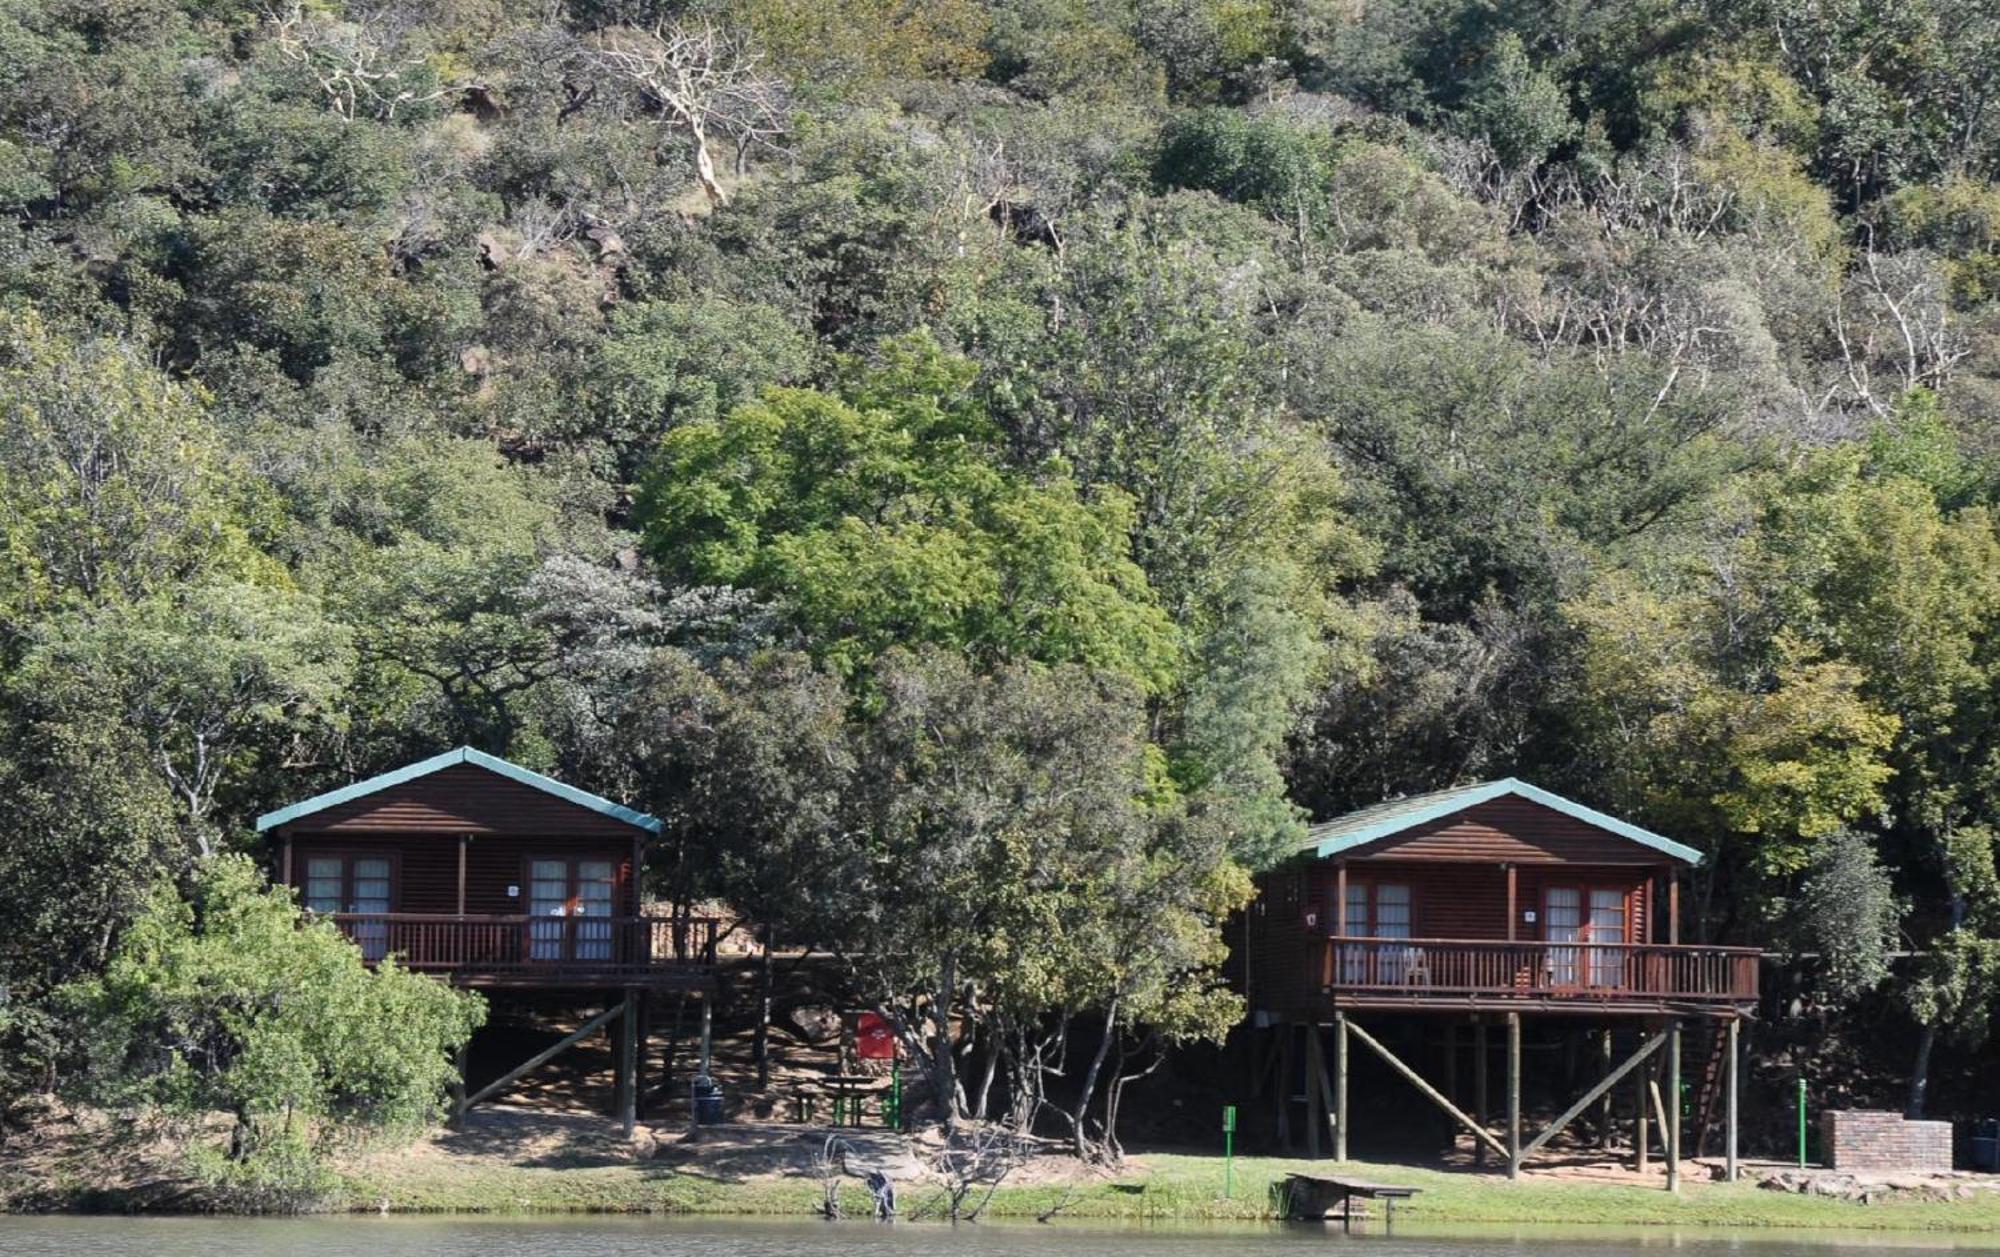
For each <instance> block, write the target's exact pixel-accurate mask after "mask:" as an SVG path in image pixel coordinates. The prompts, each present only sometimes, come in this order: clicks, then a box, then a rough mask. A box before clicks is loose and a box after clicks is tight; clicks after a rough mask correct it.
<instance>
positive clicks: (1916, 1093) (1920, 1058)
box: [1903, 894, 1965, 1121]
mask: <svg viewBox="0 0 2000 1257" xmlns="http://www.w3.org/2000/svg"><path fill="white" fill-rule="evenodd" d="M1964 923H1965V896H1964V895H1959V894H1954V895H1953V896H1952V897H1951V923H1950V925H1949V926H1947V927H1946V931H1945V932H1946V933H1947V934H1949V933H1950V932H1951V931H1952V930H1956V929H1958V928H1959V927H1960V926H1961V925H1963V924H1964ZM1936 1046H1937V1022H1936V1021H1927V1022H1925V1023H1924V1032H1923V1034H1921V1035H1919V1036H1918V1038H1917V1059H1916V1060H1914V1061H1912V1062H1911V1063H1910V1095H1909V1102H1908V1103H1907V1104H1905V1105H1904V1106H1903V1116H1904V1117H1907V1118H1909V1119H1910V1120H1911V1121H1916V1120H1917V1119H1919V1118H1921V1117H1923V1115H1924V1102H1925V1100H1926V1098H1927V1095H1928V1093H1929V1091H1930V1086H1931V1050H1932V1049H1933V1048H1935V1047H1936Z"/></svg>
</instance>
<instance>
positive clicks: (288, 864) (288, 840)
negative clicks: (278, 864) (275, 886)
mask: <svg viewBox="0 0 2000 1257" xmlns="http://www.w3.org/2000/svg"><path fill="white" fill-rule="evenodd" d="M291 884H292V836H291V835H290V834H289V833H288V834H286V835H285V885H287V886H290V885H291Z"/></svg>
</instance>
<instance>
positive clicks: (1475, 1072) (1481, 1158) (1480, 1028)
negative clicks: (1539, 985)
mask: <svg viewBox="0 0 2000 1257" xmlns="http://www.w3.org/2000/svg"><path fill="white" fill-rule="evenodd" d="M1491 1065H1492V1059H1491V1055H1490V1054H1489V1053H1488V1052H1487V1050H1486V1019H1485V1018H1484V1017H1481V1016H1480V1015H1479V1014H1478V1013H1474V1014H1472V1116H1473V1118H1474V1120H1476V1121H1477V1122H1478V1123H1479V1124H1480V1126H1481V1127H1484V1126H1485V1125H1486V1115H1487V1113H1488V1112H1489V1111H1490V1108H1489V1106H1488V1105H1487V1103H1486V1076H1487V1074H1488V1073H1489V1072H1491V1070H1490V1066H1491ZM1472 1163H1473V1164H1474V1165H1480V1166H1483V1165H1485V1164H1486V1144H1485V1142H1484V1141H1482V1140H1478V1139H1475V1140H1473V1141H1472Z"/></svg>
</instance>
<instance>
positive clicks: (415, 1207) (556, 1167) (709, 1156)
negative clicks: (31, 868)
mask: <svg viewBox="0 0 2000 1257" xmlns="http://www.w3.org/2000/svg"><path fill="white" fill-rule="evenodd" d="M661 1136H662V1140H663V1142H662V1143H661V1144H660V1145H659V1146H658V1147H651V1146H648V1145H645V1144H643V1143H642V1144H640V1145H638V1146H633V1145H627V1144H625V1143H624V1142H622V1141H620V1140H618V1139H617V1138H615V1136H614V1133H613V1131H612V1129H611V1127H610V1124H609V1123H607V1122H605V1121H604V1120H603V1119H602V1118H601V1117H597V1116H594V1115H589V1114H581V1113H577V1114H548V1113H534V1112H529V1111H514V1112H511V1113H510V1112H505V1111H492V1112H486V1111H482V1112H481V1113H479V1114H475V1115H474V1119H473V1120H472V1121H471V1122H469V1123H468V1126H467V1128H466V1129H464V1130H461V1131H455V1132H439V1133H437V1134H435V1135H433V1136H431V1137H429V1138H426V1139H423V1140H420V1141H418V1142H417V1143H415V1144H412V1145H410V1146H408V1147H402V1148H394V1149H379V1150H376V1151H373V1152H368V1153H361V1154H356V1155H353V1156H349V1157H346V1158H344V1159H342V1161H341V1162H340V1163H339V1165H338V1167H337V1171H336V1177H335V1181H334V1185H333V1188H332V1190H331V1191H329V1192H327V1193H325V1194H324V1195H323V1196H321V1198H320V1199H319V1200H318V1202H317V1207H318V1208H322V1209H328V1210H362V1211H368V1212H376V1211H392V1212H428V1213H487V1214H496V1213H497V1214H509V1213H517V1214H519V1213H546V1212H613V1213H696V1214H718V1215H720V1214H738V1215H762V1216H791V1217H806V1216H810V1215H811V1214H813V1213H814V1211H815V1210H816V1209H817V1207H818V1205H819V1202H820V1199H821V1193H822V1188H821V1184H820V1180H819V1179H818V1178H817V1177H816V1175H815V1174H814V1173H813V1171H812V1169H811V1153H812V1150H813V1149H814V1147H816V1146H817V1138H816V1137H814V1136H812V1135H810V1134H807V1133H805V1132H803V1131H800V1130H798V1129H797V1128H786V1127H763V1128H758V1127H723V1128H717V1129H715V1130H713V1131H710V1132H706V1133H705V1135H704V1138H703V1139H702V1140H701V1141H700V1142H699V1143H690V1142H684V1141H682V1140H681V1138H680V1136H679V1135H678V1133H677V1132H674V1131H671V1130H663V1131H662V1132H661ZM857 1138H870V1137H866V1136H857ZM872 1139H873V1140H874V1141H875V1142H874V1143H873V1144H872V1145H871V1146H870V1147H868V1148H867V1150H866V1153H865V1159H868V1160H870V1161H871V1162H875V1163H881V1164H885V1165H887V1167H888V1168H889V1171H890V1173H891V1175H892V1177H894V1178H895V1179H896V1180H897V1182H898V1184H899V1187H900V1189H901V1193H902V1206H903V1212H904V1213H905V1215H906V1216H907V1215H909V1214H911V1213H913V1212H921V1211H923V1210H925V1209H926V1208H927V1207H928V1208H930V1209H935V1208H936V1207H937V1204H938V1198H939V1191H938V1189H937V1188H935V1187H933V1186H928V1185H926V1183H925V1181H924V1179H923V1175H922V1172H921V1167H920V1164H919V1162H918V1161H917V1160H914V1159H911V1158H910V1157H909V1156H908V1155H907V1153H906V1151H905V1150H904V1147H903V1145H901V1144H900V1143H898V1142H896V1141H894V1140H889V1139H887V1137H885V1136H881V1135H879V1134H878V1135H875V1136H872ZM17 1148H18V1145H17ZM889 1152H893V1153H894V1155H895V1157H896V1158H897V1159H896V1160H895V1161H894V1163H893V1164H891V1163H889V1162H887V1161H881V1160H880V1158H881V1157H882V1156H883V1155H884V1154H885V1153H889ZM1293 1172H1307V1173H1320V1174H1328V1173H1340V1174H1342V1175H1345V1176H1349V1177H1356V1178H1365V1179H1369V1180H1372V1181H1377V1182H1391V1183H1403V1184H1408V1185H1410V1186H1413V1187H1417V1188H1420V1189H1421V1192H1420V1194H1419V1195H1418V1196H1417V1197H1416V1198H1415V1199H1414V1200H1412V1201H1410V1202H1408V1203H1407V1204H1406V1205H1404V1206H1399V1207H1398V1209H1397V1217H1398V1219H1399V1220H1400V1219H1407V1220H1408V1221H1410V1222H1411V1223H1413V1224H1422V1225H1433V1226H1451V1225H1456V1224H1474V1223H1485V1224H1493V1223H1498V1224H1517V1225H1547V1224H1550V1223H1577V1224H1597V1225H1628V1226H1629V1225H1659V1226H1682V1227H1685V1226H1728V1227H1801V1228H1834V1229H1845V1230H1909V1231H1996V1230H2000V1191H1992V1190H1979V1191H1977V1192H1975V1193H1973V1194H1972V1195H1971V1196H1970V1198H1969V1199H1939V1198H1937V1196H1936V1194H1934V1193H1918V1192H1899V1193H1892V1194H1891V1195H1890V1196H1888V1197H1887V1198H1885V1199H1879V1200H1877V1201H1876V1202H1875V1203H1872V1204H1860V1203H1856V1202H1853V1201H1850V1200H1843V1199H1832V1198H1827V1197H1821V1196H1811V1195H1795V1194H1792V1193H1788V1192H1781V1191H1772V1190H1765V1189H1761V1188H1758V1187H1756V1186H1755V1185H1753V1184H1751V1183H1740V1184H1734V1185H1724V1184H1720V1183H1714V1182H1710V1181H1706V1180H1701V1181H1695V1180H1693V1179H1692V1178H1691V1179H1690V1181H1688V1182H1686V1183H1685V1184H1684V1185H1683V1187H1682V1191H1681V1194H1680V1195H1678V1196H1673V1195H1669V1194H1668V1193H1666V1192H1665V1191H1664V1190H1662V1188H1661V1180H1660V1178H1659V1177H1658V1175H1657V1174H1656V1175H1655V1176H1653V1177H1652V1178H1651V1179H1649V1180H1642V1179H1639V1178H1637V1177H1635V1176H1633V1175H1630V1174H1625V1173H1623V1172H1621V1171H1619V1170H1617V1169H1616V1168H1615V1167H1611V1166H1593V1167H1588V1168H1584V1167H1576V1168H1572V1169H1569V1170H1559V1171H1553V1172H1549V1171H1545V1172H1539V1173H1531V1174H1529V1175H1527V1176H1526V1177H1524V1178H1523V1179H1522V1180H1521V1181H1520V1182H1517V1183H1510V1182H1509V1181H1507V1179H1506V1178H1505V1177H1504V1176H1503V1175H1499V1174H1476V1173H1470V1172H1465V1171H1448V1170H1439V1169H1432V1168H1417V1167H1412V1166H1406V1165H1395V1164H1374V1163H1367V1162H1351V1163H1348V1164H1346V1165H1343V1166H1339V1167H1335V1166H1333V1164H1332V1163H1330V1162H1324V1161H1322V1162H1308V1161H1302V1160H1287V1159H1280V1158H1270V1157H1247V1158H1238V1159H1237V1161H1236V1163H1235V1171H1234V1186H1233V1190H1232V1191H1231V1193H1230V1194H1229V1196H1227V1197H1225V1196H1224V1194H1223V1164H1222V1159H1221V1158H1220V1157H1218V1156H1214V1155H1194V1154H1188V1153H1176V1152H1153V1153H1145V1154H1141V1155H1136V1156H1134V1157H1133V1158H1132V1160H1131V1162H1130V1163H1129V1164H1128V1165H1126V1166H1125V1167H1123V1168H1122V1169H1120V1170H1119V1171H1117V1172H1115V1173H1108V1174H1106V1173H1093V1172H1088V1171H1083V1170H1080V1169H1078V1168H1077V1167H1076V1166H1075V1165H1074V1163H1072V1162H1069V1161H1066V1160H1063V1159H1061V1158H1053V1157H1050V1158H1042V1159H1038V1160H1037V1161H1035V1162H1033V1163H1031V1164H1030V1166H1029V1167H1027V1168H1026V1169H1024V1170H1022V1171H1020V1172H1018V1173H1017V1175H1015V1176H1014V1177H1012V1178H1010V1179H1009V1180H1008V1182H1007V1183H1006V1184H1005V1185H1003V1186H1002V1187H1001V1188H1000V1189H999V1190H998V1192H997V1193H995V1195H994V1197H993V1199H992V1202H991V1204H990V1206H989V1207H988V1211H987V1212H988V1216H991V1217H994V1218H1035V1217H1040V1216H1044V1215H1048V1214H1054V1215H1055V1216H1058V1217H1061V1218H1064V1219H1075V1220H1102V1221H1111V1220H1159V1221H1223V1220H1241V1221H1257V1220H1266V1219H1269V1218H1271V1217H1272V1216H1273V1212H1274V1208H1273V1195H1272V1191H1271V1188H1272V1185H1273V1184H1274V1183H1278V1182H1281V1181H1282V1180H1283V1178H1284V1176H1285V1175H1286V1174H1288V1173H1293ZM184 1175H185V1171H184V1169H183V1168H182V1164H181V1159H180V1158H178V1157H177V1156H175V1155H172V1154H170V1153H169V1152H168V1150H167V1149H166V1147H165V1146H164V1145H161V1144H158V1143H154V1144H146V1143H143V1142H140V1141H136V1140H128V1141H126V1142H123V1143H118V1142H115V1141H114V1140H113V1139H111V1138H110V1132H109V1131H108V1130H106V1129H105V1128H103V1127H101V1126H97V1127H93V1126H78V1127H75V1128H74V1129H73V1130H71V1131H69V1132H68V1133H66V1134H63V1135H61V1136H50V1137H49V1138H47V1139H45V1140H43V1141H41V1143H40V1144H39V1145H38V1149H37V1151H36V1152H34V1153H33V1154H32V1155H27V1156H23V1155H19V1153H18V1151H17V1152H16V1154H15V1155H12V1156H6V1155H0V1209H13V1210H55V1209H72V1210H94V1211H128V1210H135V1209H149V1208H168V1209H175V1210H180V1211H186V1210H190V1209H192V1210H201V1209H206V1208H215V1207H218V1206H220V1207H224V1208H226V1207H228V1206H227V1204H226V1203H225V1202H223V1201H220V1200H217V1199H214V1198H212V1197H209V1196H207V1195H205V1194H204V1192H203V1190H202V1189H201V1188H200V1186H199V1185H197V1184H193V1183H190V1182H188V1181H187V1180H186V1178H185V1177H184ZM847 1183H848V1187H847V1189H846V1191H845V1193H844V1198H845V1201H846V1204H847V1207H848V1209H849V1211H850V1212H851V1213H853V1214H856V1215H865V1214H866V1213H867V1211H868V1209H869V1201H868V1199H867V1197H866V1195H865V1194H864V1193H863V1192H862V1191H861V1189H860V1187H859V1185H858V1183H857V1182H856V1181H855V1180H853V1179H849V1180H847Z"/></svg>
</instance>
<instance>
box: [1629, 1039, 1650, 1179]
mask: <svg viewBox="0 0 2000 1257" xmlns="http://www.w3.org/2000/svg"><path fill="white" fill-rule="evenodd" d="M1652 1073H1653V1067H1652V1065H1651V1064H1648V1065H1647V1066H1646V1068H1644V1069H1642V1070H1640V1071H1639V1074H1638V1079H1637V1082H1638V1085H1637V1086H1635V1087H1634V1088H1633V1089H1632V1168H1633V1169H1634V1170H1635V1171H1637V1172H1638V1173H1640V1174H1644V1173H1645V1172H1646V1157H1647V1154H1648V1151H1649V1149H1648V1145H1649V1144H1651V1143H1652V1141H1653V1140H1652V1135H1651V1134H1650V1133H1649V1132H1648V1131H1647V1130H1646V1087H1647V1084H1648V1083H1649V1081H1650V1080H1651V1076H1652Z"/></svg>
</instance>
